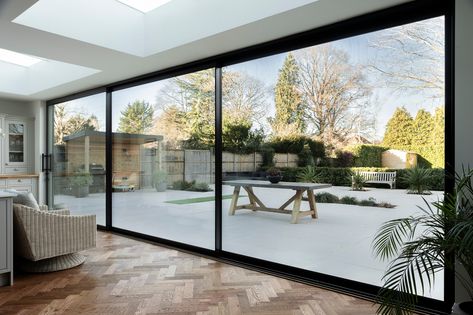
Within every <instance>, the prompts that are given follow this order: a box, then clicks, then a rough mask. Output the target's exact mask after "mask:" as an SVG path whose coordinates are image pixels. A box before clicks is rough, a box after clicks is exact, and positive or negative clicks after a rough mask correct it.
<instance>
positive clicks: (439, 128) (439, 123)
mask: <svg viewBox="0 0 473 315" xmlns="http://www.w3.org/2000/svg"><path fill="white" fill-rule="evenodd" d="M431 143H432V145H433V146H435V147H437V148H442V150H443V149H444V147H445V108H444V107H443V106H440V107H437V108H436V109H435V114H434V117H433V130H432V139H431ZM442 156H443V155H442Z"/></svg>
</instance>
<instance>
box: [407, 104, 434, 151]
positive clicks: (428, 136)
mask: <svg viewBox="0 0 473 315" xmlns="http://www.w3.org/2000/svg"><path fill="white" fill-rule="evenodd" d="M433 130H434V119H433V117H432V114H430V113H429V112H428V111H426V110H425V109H420V110H419V111H418V112H417V115H416V117H415V119H414V124H413V134H412V145H414V146H428V145H431V144H432V132H433Z"/></svg>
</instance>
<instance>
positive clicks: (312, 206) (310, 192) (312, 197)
mask: <svg viewBox="0 0 473 315" xmlns="http://www.w3.org/2000/svg"><path fill="white" fill-rule="evenodd" d="M307 199H309V206H310V211H313V212H312V218H314V219H317V218H318V217H319V214H318V213H317V204H316V203H315V195H314V191H313V190H310V189H309V190H307Z"/></svg>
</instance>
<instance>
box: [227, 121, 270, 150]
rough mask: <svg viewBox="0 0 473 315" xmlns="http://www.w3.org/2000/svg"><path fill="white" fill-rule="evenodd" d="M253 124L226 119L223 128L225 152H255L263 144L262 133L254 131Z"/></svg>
mask: <svg viewBox="0 0 473 315" xmlns="http://www.w3.org/2000/svg"><path fill="white" fill-rule="evenodd" d="M251 127H252V125H251V123H248V122H246V123H245V122H241V121H232V120H231V118H228V117H225V118H224V120H223V126H222V144H223V150H224V151H228V152H233V153H249V152H255V151H256V150H257V149H258V148H259V146H260V145H261V143H262V142H263V134H262V131H261V130H260V131H252V130H251Z"/></svg>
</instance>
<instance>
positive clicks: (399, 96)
mask: <svg viewBox="0 0 473 315" xmlns="http://www.w3.org/2000/svg"><path fill="white" fill-rule="evenodd" d="M437 19H439V22H441V21H442V18H437ZM379 32H382V31H379ZM377 33H378V32H375V33H368V34H363V35H360V36H355V37H350V38H346V39H342V40H338V41H335V42H331V43H330V45H333V46H334V47H335V48H340V49H343V50H345V51H346V52H347V53H348V55H349V60H350V62H351V63H353V64H361V65H363V64H366V63H368V62H369V61H372V60H373V59H375V58H378V57H380V54H381V57H382V52H381V53H380V51H379V50H376V49H374V48H373V47H371V46H370V42H371V41H373V40H374V39H375V38H376V35H377ZM293 53H297V51H296V52H293ZM286 56H287V53H282V54H277V55H273V56H269V57H265V58H260V59H256V60H251V61H248V62H244V63H240V64H236V65H232V66H229V67H228V70H231V71H240V72H245V73H247V74H248V75H250V76H252V77H254V78H256V79H258V80H260V81H261V82H263V83H264V84H265V87H266V88H267V90H268V91H272V90H273V89H274V86H275V84H276V81H277V78H278V72H279V69H280V68H281V66H282V64H283V62H284V59H285V58H286ZM366 73H368V76H367V79H368V81H373V80H375V77H373V75H372V74H369V72H366ZM370 76H371V77H370ZM168 80H170V79H168ZM168 80H163V81H158V82H152V83H148V84H145V85H140V86H137V87H133V88H129V89H125V90H120V91H117V92H114V93H113V95H112V104H113V110H112V114H113V118H114V119H112V129H113V130H114V131H116V129H117V127H118V121H119V118H118V117H119V116H120V112H121V111H123V109H124V108H125V107H126V106H127V104H129V103H132V102H133V101H135V100H144V101H146V102H149V103H150V104H155V103H156V99H157V96H158V95H159V93H160V92H159V91H160V90H162V89H163V88H164V87H165V86H166V84H167V83H168V82H169V81H168ZM378 83H379V81H378ZM381 83H382V82H381ZM370 102H371V104H372V111H374V114H375V116H376V131H375V134H374V137H375V139H377V140H381V139H382V137H383V134H384V128H385V126H386V123H387V122H388V120H389V118H390V117H391V116H392V114H393V113H394V111H395V109H396V108H397V107H400V106H405V107H406V108H407V110H408V111H409V112H410V113H411V115H412V116H415V114H416V112H417V111H418V110H419V109H420V108H424V109H426V110H428V111H430V112H432V113H433V111H434V110H435V108H436V107H438V106H440V105H442V106H443V103H444V101H443V99H438V98H437V99H432V98H428V97H426V96H424V95H415V94H408V93H394V91H393V90H392V89H390V88H387V87H386V88H382V86H378V87H375V88H373V94H372V97H371V99H370ZM267 103H268V105H269V108H268V110H267V117H270V116H272V115H274V111H275V110H274V95H272V93H268V96H267ZM67 107H68V108H69V109H70V110H71V111H73V112H74V113H82V114H85V115H87V114H94V115H95V116H97V118H98V120H99V123H100V126H101V128H100V129H101V130H102V129H103V130H104V127H105V94H104V93H102V94H98V95H94V96H89V97H86V98H82V99H78V100H74V101H70V102H68V106H67Z"/></svg>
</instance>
